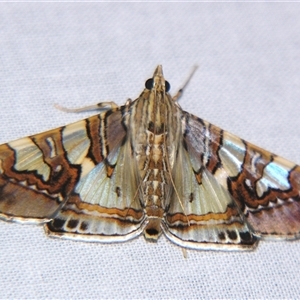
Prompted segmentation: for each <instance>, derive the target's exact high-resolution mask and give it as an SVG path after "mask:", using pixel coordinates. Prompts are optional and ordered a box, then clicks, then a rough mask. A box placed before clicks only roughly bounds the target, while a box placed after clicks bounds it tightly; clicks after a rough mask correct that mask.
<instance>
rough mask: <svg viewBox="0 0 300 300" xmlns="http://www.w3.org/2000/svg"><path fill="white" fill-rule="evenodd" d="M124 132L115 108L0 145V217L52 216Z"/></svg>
mask: <svg viewBox="0 0 300 300" xmlns="http://www.w3.org/2000/svg"><path fill="white" fill-rule="evenodd" d="M124 109H125V108H124V107H123V110H124ZM125 137H126V130H125V128H124V126H123V111H122V108H118V109H115V110H110V111H108V112H106V113H103V114H101V115H97V116H93V117H90V118H87V119H85V120H82V121H79V122H76V123H74V124H70V125H67V126H64V127H61V128H57V129H54V130H50V131H47V132H43V133H40V134H36V135H32V136H29V137H25V138H22V139H19V140H16V141H13V142H10V143H7V144H3V145H0V217H1V218H3V219H5V220H18V221H24V222H44V221H47V220H49V219H51V218H52V217H53V216H54V215H55V214H56V213H57V211H58V210H59V209H60V208H61V206H62V205H63V204H64V203H65V201H66V200H67V199H68V196H69V195H70V194H71V192H72V191H73V190H74V189H75V186H76V185H77V183H78V182H79V181H80V179H81V178H84V176H85V175H86V174H88V173H89V172H90V171H91V170H93V169H94V168H95V166H96V165H98V164H99V163H101V162H102V161H103V160H104V159H105V158H106V157H107V156H108V155H109V154H110V153H111V152H113V151H115V149H117V148H118V147H119V146H120V145H121V143H122V142H123V140H124V139H125Z"/></svg>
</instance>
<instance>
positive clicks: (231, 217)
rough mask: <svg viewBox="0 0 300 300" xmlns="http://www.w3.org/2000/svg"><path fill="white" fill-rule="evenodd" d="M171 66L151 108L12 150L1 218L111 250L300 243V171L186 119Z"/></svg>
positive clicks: (147, 95)
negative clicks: (131, 243)
mask: <svg viewBox="0 0 300 300" xmlns="http://www.w3.org/2000/svg"><path fill="white" fill-rule="evenodd" d="M169 88H170V84H169V83H168V82H167V81H166V80H165V79H164V76H163V72H162V67H161V66H160V65H159V66H158V67H157V68H156V70H155V72H154V75H153V77H152V78H150V79H149V80H147V81H146V84H145V89H144V90H143V92H142V93H141V94H140V96H139V97H138V98H137V99H136V100H134V101H132V100H128V101H127V102H126V103H125V105H123V106H118V105H116V104H115V103H113V102H110V103H107V102H105V103H100V104H98V106H97V107H98V108H99V109H100V113H99V114H97V115H94V116H92V117H89V118H87V119H84V120H81V121H79V122H76V123H74V124H70V125H67V126H63V127H60V128H57V129H53V130H50V131H47V132H43V133H39V134H36V135H32V136H28V137H25V138H21V139H18V140H16V141H12V142H9V143H7V144H3V145H0V216H1V218H2V219H3V220H6V221H19V222H30V223H43V224H44V228H45V231H46V233H47V234H48V235H50V236H54V237H63V238H70V239H75V240H83V241H95V242H96V241H97V242H103V243H110V242H124V241H127V240H130V239H133V238H135V237H138V236H139V235H141V234H143V235H144V237H145V238H146V240H148V241H157V239H158V238H159V237H160V236H161V234H162V233H164V234H165V236H166V237H167V238H168V239H169V240H170V241H172V242H174V243H175V244H177V245H179V246H182V247H185V248H192V249H221V250H223V249H224V250H247V249H248V250H249V249H253V248H254V247H255V246H256V245H257V243H258V241H259V240H260V239H261V238H274V239H287V240H293V239H297V238H299V236H300V235H299V232H300V205H299V200H300V198H299V191H300V167H299V166H297V165H296V164H294V163H292V162H290V161H288V160H285V159H283V158H281V157H279V156H277V155H275V154H272V153H270V152H268V151H265V150H263V149H261V148H259V147H257V146H255V145H253V144H250V143H248V142H246V141H244V140H243V139H241V138H239V137H237V136H235V135H233V134H231V133H229V132H227V131H224V130H222V129H220V128H218V127H216V126H214V125H212V124H210V123H208V122H206V121H204V120H202V119H200V118H198V117H196V116H194V115H192V114H190V113H188V112H185V111H183V110H182V109H181V108H180V106H179V104H178V101H177V100H178V98H179V96H180V95H181V94H182V90H183V89H181V90H179V92H178V93H177V94H176V96H174V97H172V96H171V95H170V94H169Z"/></svg>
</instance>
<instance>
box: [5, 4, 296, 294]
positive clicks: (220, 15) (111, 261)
mask: <svg viewBox="0 0 300 300" xmlns="http://www.w3.org/2000/svg"><path fill="white" fill-rule="evenodd" d="M299 15H300V4H297V3H163V4H162V3H148V4H146V3H99V4H97V3H44V4H42V3H30V4H29V3H23V4H20V3H19V4H16V3H14V4H10V3H2V4H0V111H1V118H0V142H1V143H4V142H7V141H10V140H12V139H16V138H19V137H22V136H26V135H29V134H33V133H37V132H40V131H44V130H47V129H51V128H55V127H58V126H61V125H64V124H67V123H70V122H72V121H76V120H79V119H82V118H84V117H86V116H88V115H89V114H86V113H84V114H80V115H77V114H66V113H63V112H61V111H58V110H56V109H55V108H54V107H53V104H54V103H59V104H61V105H64V106H67V107H82V106H85V105H89V104H93V103H97V102H99V101H100V100H114V101H116V102H117V103H119V104H122V103H124V102H125V100H126V99H127V98H128V97H131V98H136V97H137V96H138V95H139V94H140V92H141V91H142V89H143V87H144V81H145V80H146V79H148V78H149V77H150V76H151V75H152V73H153V71H154V68H155V67H156V65H157V64H162V65H163V66H164V74H165V77H166V78H167V79H168V81H169V82H170V83H171V86H172V91H173V92H175V91H176V89H177V88H179V87H180V84H181V83H183V81H184V79H185V78H186V76H187V75H188V73H189V71H190V69H191V67H192V66H193V65H194V64H198V65H199V66H200V68H199V70H198V71H197V73H196V74H195V76H194V77H193V79H192V81H191V83H190V85H189V87H188V89H187V90H186V92H185V95H184V97H183V98H182V99H181V102H180V103H181V105H182V107H183V108H184V109H185V110H187V111H189V112H192V113H194V114H196V115H198V116H199V117H202V118H204V119H206V120H208V121H210V122H212V123H214V124H216V125H218V126H220V127H222V128H224V129H226V130H228V131H231V132H233V133H235V134H237V135H239V136H241V137H243V138H245V139H246V140H249V141H251V142H254V143H256V144H258V145H260V146H262V147H264V148H266V149H269V150H272V151H273V152H275V153H278V154H280V155H282V156H284V157H286V158H289V159H290V160H292V161H295V162H298V163H300V118H299V113H300V105H299V101H300V83H299V79H300V77H299V74H300V18H299ZM0 241H1V244H0V245H1V246H0V269H1V271H0V298H127V299H128V298H297V297H299V292H300V285H299V279H300V271H299V267H300V242H299V241H295V242H284V241H283V242H267V241H262V242H260V245H259V247H258V248H257V249H256V250H255V251H253V252H246V253H245V252H242V253H239V252H233V253H228V252H212V251H188V258H187V259H184V258H183V255H182V252H181V249H180V248H179V247H177V246H175V245H173V244H171V243H170V242H168V241H167V240H166V239H165V238H164V237H162V238H161V239H160V240H159V241H158V243H157V244H151V243H147V242H146V241H145V240H144V239H143V238H142V237H141V238H138V239H135V240H133V241H132V242H128V243H124V244H110V245H102V244H91V243H81V242H72V241H67V240H56V239H50V238H47V237H46V236H45V235H44V233H43V229H42V227H38V226H30V225H20V224H15V223H5V222H0Z"/></svg>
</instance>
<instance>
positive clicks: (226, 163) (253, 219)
mask: <svg viewBox="0 0 300 300" xmlns="http://www.w3.org/2000/svg"><path fill="white" fill-rule="evenodd" d="M183 131H184V144H185V147H186V149H187V151H188V153H189V156H190V161H191V162H192V165H193V170H194V171H196V172H197V170H199V166H200V168H202V169H203V170H206V171H207V172H209V173H210V174H211V175H212V176H213V177H214V178H215V179H216V181H217V182H218V184H220V185H221V186H222V187H223V188H224V190H225V191H226V192H227V193H228V194H230V195H231V197H232V199H233V200H234V204H235V205H236V207H237V208H238V211H239V212H240V215H241V218H242V219H243V220H244V221H245V222H246V225H248V228H249V229H251V230H252V232H253V234H255V235H257V236H261V237H273V238H284V239H294V238H298V237H299V232H300V205H299V200H300V198H299V191H300V167H299V166H297V165H296V164H294V163H292V162H290V161H288V160H286V159H283V158H281V157H279V156H277V155H275V154H272V153H270V152H268V151H265V150H263V149H261V148H259V147H257V146H255V145H253V144H251V143H248V142H246V141H244V140H242V139H240V138H238V137H237V136H235V135H233V134H231V133H228V132H226V131H223V130H222V129H220V128H218V127H216V126H214V125H212V124H210V123H208V122H206V121H203V120H201V119H199V118H197V117H195V116H192V115H190V114H188V113H185V115H184V118H183ZM202 173H203V172H202Z"/></svg>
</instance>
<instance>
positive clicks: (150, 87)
mask: <svg viewBox="0 0 300 300" xmlns="http://www.w3.org/2000/svg"><path fill="white" fill-rule="evenodd" d="M145 87H146V89H147V90H151V89H152V88H153V78H149V79H148V80H147V81H146V82H145Z"/></svg>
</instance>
